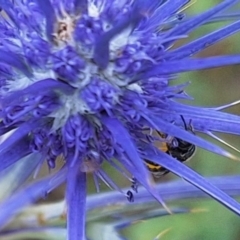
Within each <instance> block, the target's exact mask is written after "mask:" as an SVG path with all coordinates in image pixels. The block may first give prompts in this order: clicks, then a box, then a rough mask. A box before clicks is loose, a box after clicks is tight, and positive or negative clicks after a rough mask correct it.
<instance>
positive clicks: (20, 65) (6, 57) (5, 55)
mask: <svg viewBox="0 0 240 240" xmlns="http://www.w3.org/2000/svg"><path fill="white" fill-rule="evenodd" d="M0 62H3V63H6V64H8V65H10V66H12V67H15V68H17V69H18V70H20V71H21V72H22V73H24V74H25V75H26V76H28V77H31V76H32V73H31V72H30V69H29V68H28V67H27V65H26V64H25V62H24V61H23V59H22V58H21V57H20V56H19V55H18V54H15V53H12V52H9V51H8V52H6V51H4V50H0Z"/></svg>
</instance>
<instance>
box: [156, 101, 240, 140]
mask: <svg viewBox="0 0 240 240" xmlns="http://www.w3.org/2000/svg"><path fill="white" fill-rule="evenodd" d="M167 109H168V111H170V112H177V115H178V116H179V115H183V116H184V119H185V120H186V121H187V122H188V120H189V121H192V123H193V126H194V128H195V129H196V130H198V131H203V132H206V131H217V132H225V133H231V134H237V135H240V116H237V115H233V114H229V113H225V112H220V111H216V110H214V109H211V108H203V107H201V108H199V107H194V106H186V105H183V104H181V103H176V102H172V103H171V105H168V107H167ZM159 114H163V115H164V114H166V112H162V113H161V112H159ZM176 118H177V116H176Z"/></svg>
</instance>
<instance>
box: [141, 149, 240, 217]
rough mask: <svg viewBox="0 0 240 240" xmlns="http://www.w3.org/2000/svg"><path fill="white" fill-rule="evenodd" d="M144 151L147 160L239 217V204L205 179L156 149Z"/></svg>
mask: <svg viewBox="0 0 240 240" xmlns="http://www.w3.org/2000/svg"><path fill="white" fill-rule="evenodd" d="M145 149H146V152H147V158H148V159H149V160H151V161H153V162H156V163H158V164H160V165H161V166H163V167H165V168H167V169H168V170H170V171H171V172H173V173H175V174H176V175H178V176H179V177H182V178H183V179H185V180H186V181H188V182H189V183H191V184H193V185H194V186H196V187H197V188H199V189H201V190H202V191H204V192H205V193H207V194H208V195H210V196H211V197H212V198H214V199H216V200H217V201H218V202H220V203H221V204H223V205H225V206H226V207H227V208H229V209H230V210H232V211H233V212H235V213H236V214H238V215H240V204H239V203H238V202H237V201H235V200H234V199H233V198H231V197H230V196H228V195H227V194H226V193H224V192H223V191H221V190H220V189H219V188H217V187H215V186H214V185H212V184H211V183H210V182H208V181H206V180H205V178H203V177H202V176H200V175H199V174H197V173H196V172H195V171H193V170H191V169H190V168H188V167H187V166H186V165H184V164H182V163H180V162H179V161H177V160H175V159H173V158H172V157H170V156H169V155H168V154H166V153H163V152H161V151H159V150H157V149H154V150H150V149H149V148H148V147H147V146H146V148H145Z"/></svg>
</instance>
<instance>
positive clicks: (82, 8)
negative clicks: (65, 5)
mask: <svg viewBox="0 0 240 240" xmlns="http://www.w3.org/2000/svg"><path fill="white" fill-rule="evenodd" d="M74 10H75V14H79V13H87V11H88V1H87V0H75V1H74Z"/></svg>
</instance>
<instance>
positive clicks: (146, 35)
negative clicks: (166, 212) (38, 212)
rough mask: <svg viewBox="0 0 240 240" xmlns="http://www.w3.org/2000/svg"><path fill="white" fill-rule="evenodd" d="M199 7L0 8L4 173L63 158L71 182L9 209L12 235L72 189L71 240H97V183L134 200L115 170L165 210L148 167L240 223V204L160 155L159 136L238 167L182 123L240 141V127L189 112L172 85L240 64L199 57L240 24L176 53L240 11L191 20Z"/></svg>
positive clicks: (224, 117)
mask: <svg viewBox="0 0 240 240" xmlns="http://www.w3.org/2000/svg"><path fill="white" fill-rule="evenodd" d="M188 2H189V0H171V1H170V0H169V1H159V0H151V1H150V0H146V1H143V0H131V1H128V0H123V1H105V0H96V1H93V0H92V1H91V0H89V1H87V0H78V1H77V0H68V1H66V0H45V1H42V0H16V1H14V2H13V3H12V2H11V1H5V0H0V6H1V8H2V9H3V10H2V11H3V13H2V16H1V21H0V39H1V40H0V41H1V42H0V83H1V86H0V87H1V88H0V90H1V96H0V99H1V100H0V106H1V113H0V114H1V119H2V121H1V123H0V134H1V135H4V136H5V134H6V135H8V137H5V138H6V139H5V141H4V142H3V143H2V144H1V146H0V157H1V165H0V170H1V171H4V169H6V168H8V167H10V166H11V165H13V164H15V163H17V162H18V161H23V160H24V159H26V158H28V159H29V158H32V161H35V162H36V163H37V165H38V167H37V169H38V168H39V167H41V165H42V163H43V162H44V161H46V162H47V163H48V166H49V168H50V169H53V168H55V164H56V161H57V160H58V159H59V158H62V159H63V160H64V164H63V167H62V169H61V170H59V171H58V172H57V173H55V174H53V175H51V176H50V177H48V178H47V179H43V180H40V181H39V182H37V183H36V184H34V185H32V186H31V187H29V188H28V189H27V192H26V191H23V193H22V195H21V196H22V197H21V196H20V197H19V201H14V203H13V204H11V209H10V208H9V207H8V208H7V207H6V208H2V209H3V211H1V216H0V224H4V223H5V221H6V220H7V219H8V218H9V217H10V216H12V214H13V213H14V212H16V211H17V210H18V209H19V208H20V207H22V206H23V205H26V204H27V203H29V202H31V201H33V200H35V199H36V198H37V197H40V196H41V195H42V194H45V193H46V192H49V191H51V190H52V189H54V188H55V187H57V186H58V185H59V184H61V183H62V182H64V181H66V183H67V190H66V199H67V206H68V209H67V220H68V221H67V224H68V239H71V240H72V239H85V205H86V200H85V199H86V173H87V172H92V173H93V175H94V178H95V180H96V183H97V186H98V179H102V180H103V181H104V182H106V183H107V184H108V185H109V186H110V187H112V188H116V189H118V190H119V191H120V192H122V193H123V194H125V195H126V196H127V197H129V198H131V192H127V193H124V192H123V191H122V190H121V189H119V188H118V186H117V185H116V184H115V183H114V182H113V181H112V180H111V179H110V178H109V177H108V176H107V175H106V173H105V172H104V171H103V169H102V168H101V165H102V163H103V162H105V161H107V162H108V163H109V164H111V165H112V166H114V167H115V168H116V169H117V170H119V171H120V172H123V176H124V177H126V176H127V175H126V174H125V173H124V171H125V170H127V171H128V172H129V173H130V174H131V175H133V176H134V178H135V179H136V181H137V182H139V183H141V184H142V185H143V186H144V187H146V188H147V189H148V191H149V192H150V193H151V194H152V195H153V196H154V197H155V198H156V199H157V200H158V201H159V202H161V203H162V204H163V205H164V202H163V201H162V200H161V198H160V196H159V195H158V193H157V191H156V190H155V188H154V187H153V186H152V184H151V178H150V174H149V172H148V170H147V168H146V166H145V164H144V161H143V159H149V160H150V161H153V162H155V163H156V164H160V165H161V166H163V167H164V168H166V169H168V170H170V171H172V172H173V173H175V174H177V175H179V176H180V177H182V178H184V179H186V180H187V181H189V182H191V183H192V184H194V185H195V186H197V187H198V188H200V189H202V190H203V191H205V192H207V193H208V194H209V195H211V196H212V197H214V198H215V199H217V200H218V201H220V202H222V203H223V204H224V205H226V206H227V207H228V208H230V209H231V210H233V211H235V212H236V213H238V214H239V213H240V205H239V204H238V203H237V202H236V201H234V200H233V199H232V198H230V197H229V196H228V195H226V194H225V193H223V192H222V191H220V190H219V189H218V188H216V187H214V186H213V185H211V184H209V183H208V182H207V181H206V180H204V178H202V177H201V176H199V175H198V174H197V173H195V172H194V171H193V170H190V169H188V168H187V167H186V166H184V165H183V164H182V163H181V162H179V161H177V160H175V159H174V158H173V157H172V156H171V155H169V154H167V153H166V152H163V151H160V150H159V149H158V148H157V147H156V143H157V142H159V141H166V139H165V138H155V137H154V136H153V135H152V132H153V131H155V130H156V131H159V132H161V133H164V134H166V135H168V136H173V137H174V138H178V139H181V140H183V141H186V142H189V143H191V144H193V145H197V146H199V147H203V148H205V149H207V150H210V151H213V152H215V153H217V154H221V155H225V156H228V157H232V158H234V156H232V155H230V154H229V153H228V152H226V151H225V150H223V149H222V148H220V147H218V146H215V145H213V144H211V143H209V142H207V141H205V140H203V139H201V138H200V137H197V136H196V135H194V134H192V133H191V132H189V131H186V129H184V123H183V121H182V118H183V119H184V121H185V122H186V123H190V122H191V126H193V127H194V130H195V131H200V132H204V133H207V134H212V133H211V132H212V131H219V132H227V133H234V134H240V124H239V123H240V117H238V116H234V115H230V114H227V113H223V112H219V111H218V109H209V108H207V109H204V108H201V107H192V106H188V105H184V104H181V103H179V102H177V99H179V98H187V96H186V94H185V93H184V86H183V85H177V86H174V87H173V86H170V85H169V81H170V80H172V79H173V78H175V75H174V74H176V73H181V72H184V71H194V70H199V69H206V68H212V67H220V66H224V65H231V64H239V63H240V55H232V56H217V57H209V58H194V57H193V55H194V54H196V53H198V52H199V51H201V50H203V49H204V48H206V47H207V46H210V45H212V44H214V43H216V42H218V41H220V40H222V39H224V38H226V37H228V36H230V35H231V34H233V33H235V32H237V31H238V30H240V22H239V21H238V22H234V23H232V24H230V25H227V26H225V27H224V28H221V29H219V30H217V31H215V32H212V33H210V34H208V35H205V36H203V37H201V38H199V39H197V40H195V41H193V42H189V43H186V44H185V45H183V46H180V47H178V48H175V49H173V48H172V46H173V45H174V43H175V42H176V41H178V40H179V39H182V38H186V37H187V34H188V33H189V32H191V31H193V30H195V29H196V28H198V27H199V26H201V25H203V24H206V23H208V22H211V21H212V20H213V19H214V17H215V16H217V15H218V14H219V13H221V12H222V11H223V10H225V9H226V8H228V7H230V6H232V5H233V4H235V3H237V2H238V1H237V0H226V1H223V2H222V3H221V4H219V5H217V6H215V7H214V8H212V9H210V10H208V11H206V12H204V13H202V14H200V15H198V16H194V17H191V18H187V17H186V18H185V16H184V15H183V14H182V13H179V12H180V11H181V9H182V8H183V7H184V6H186V4H188ZM114 160H117V161H118V163H116V162H115V161H114ZM26 167H27V165H26ZM123 169H125V170H123ZM24 177H25V176H24ZM19 178H21V176H19ZM128 178H129V177H128ZM130 180H131V178H130ZM20 182H21V181H20ZM28 192H30V194H26V193H28ZM129 193H130V195H129ZM13 199H14V198H13ZM130 200H131V199H130ZM12 201H13V200H11V203H12ZM6 204H7V203H6ZM3 205H4V204H3ZM4 206H5V205H4ZM164 206H165V205H164ZM165 207H166V206H165ZM166 208H167V207H166Z"/></svg>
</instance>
